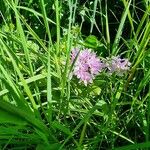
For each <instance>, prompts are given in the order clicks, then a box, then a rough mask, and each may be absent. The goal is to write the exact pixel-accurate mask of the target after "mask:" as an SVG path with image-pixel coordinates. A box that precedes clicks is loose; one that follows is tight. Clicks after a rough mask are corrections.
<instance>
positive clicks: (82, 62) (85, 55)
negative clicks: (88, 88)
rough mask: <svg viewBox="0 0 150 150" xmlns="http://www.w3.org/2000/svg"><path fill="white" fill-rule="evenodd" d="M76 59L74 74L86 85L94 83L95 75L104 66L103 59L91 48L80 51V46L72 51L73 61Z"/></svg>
mask: <svg viewBox="0 0 150 150" xmlns="http://www.w3.org/2000/svg"><path fill="white" fill-rule="evenodd" d="M77 55H78V56H77ZM75 58H76V59H75ZM74 61H75V63H74V68H73V72H72V74H73V75H75V76H76V77H77V78H78V79H80V81H81V82H83V83H84V84H85V85H87V84H88V83H92V82H93V79H94V78H95V76H96V75H97V74H98V73H99V72H100V71H101V70H102V69H103V67H104V65H103V63H102V62H101V60H100V59H99V58H98V57H97V56H96V54H95V53H94V52H91V50H90V49H84V50H82V51H79V48H74V49H73V50H72V53H71V62H72V63H73V62H74Z"/></svg>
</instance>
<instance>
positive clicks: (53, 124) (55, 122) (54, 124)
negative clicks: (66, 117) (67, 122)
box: [52, 121, 72, 135]
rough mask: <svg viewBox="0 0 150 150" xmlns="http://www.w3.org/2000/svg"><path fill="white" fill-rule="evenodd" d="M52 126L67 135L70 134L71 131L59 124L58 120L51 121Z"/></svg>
mask: <svg viewBox="0 0 150 150" xmlns="http://www.w3.org/2000/svg"><path fill="white" fill-rule="evenodd" d="M52 127H54V128H56V129H59V130H60V131H62V132H64V133H66V134H67V135H72V133H71V131H70V130H69V129H68V128H66V127H65V126H63V125H62V124H60V123H59V122H58V121H54V122H53V123H52Z"/></svg>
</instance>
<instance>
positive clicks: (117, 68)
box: [107, 56, 131, 76]
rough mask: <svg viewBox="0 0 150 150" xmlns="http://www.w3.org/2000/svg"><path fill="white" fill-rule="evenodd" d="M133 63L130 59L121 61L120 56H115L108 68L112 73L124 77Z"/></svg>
mask: <svg viewBox="0 0 150 150" xmlns="http://www.w3.org/2000/svg"><path fill="white" fill-rule="evenodd" d="M130 65H131V63H130V62H129V60H128V59H121V58H120V57H119V56H117V57H115V56H113V57H112V58H111V60H110V61H109V62H108V63H107V68H108V70H109V72H110V73H114V72H116V73H117V75H119V76H123V74H124V73H125V72H127V71H128V70H129V68H130Z"/></svg>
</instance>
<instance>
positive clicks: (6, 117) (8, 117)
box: [0, 109, 27, 125]
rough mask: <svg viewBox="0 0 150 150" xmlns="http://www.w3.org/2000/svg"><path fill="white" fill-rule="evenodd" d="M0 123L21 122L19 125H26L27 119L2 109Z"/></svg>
mask: <svg viewBox="0 0 150 150" xmlns="http://www.w3.org/2000/svg"><path fill="white" fill-rule="evenodd" d="M0 115H1V117H0V123H12V124H19V125H26V124H27V121H26V120H24V119H22V118H20V117H19V116H15V115H12V114H11V113H9V112H7V111H5V110H3V109H0Z"/></svg>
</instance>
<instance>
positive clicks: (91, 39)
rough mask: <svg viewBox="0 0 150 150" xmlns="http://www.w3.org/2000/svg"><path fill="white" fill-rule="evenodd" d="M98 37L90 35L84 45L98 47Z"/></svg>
mask: <svg viewBox="0 0 150 150" xmlns="http://www.w3.org/2000/svg"><path fill="white" fill-rule="evenodd" d="M98 43H99V41H98V39H97V37H96V36H94V35H89V36H88V37H87V38H86V39H85V42H84V43H83V45H84V46H86V47H89V48H97V47H98Z"/></svg>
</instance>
